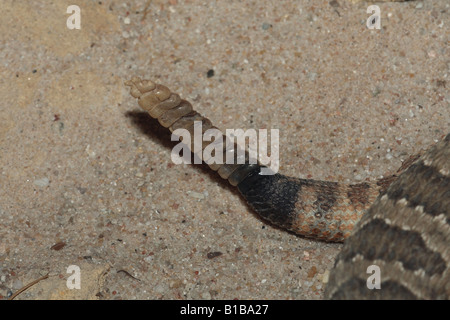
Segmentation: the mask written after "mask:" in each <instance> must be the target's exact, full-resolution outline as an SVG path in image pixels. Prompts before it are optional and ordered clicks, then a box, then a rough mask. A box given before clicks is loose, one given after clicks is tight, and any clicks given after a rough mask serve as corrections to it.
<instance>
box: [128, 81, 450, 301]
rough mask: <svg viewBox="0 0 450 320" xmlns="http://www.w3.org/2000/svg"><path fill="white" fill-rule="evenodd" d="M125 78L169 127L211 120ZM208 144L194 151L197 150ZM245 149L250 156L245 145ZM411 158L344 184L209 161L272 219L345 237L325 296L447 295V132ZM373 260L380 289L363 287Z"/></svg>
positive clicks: (306, 231)
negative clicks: (391, 171)
mask: <svg viewBox="0 0 450 320" xmlns="http://www.w3.org/2000/svg"><path fill="white" fill-rule="evenodd" d="M125 85H127V86H129V87H130V88H131V90H130V93H131V95H132V96H133V97H135V98H138V103H139V105H140V106H141V107H142V108H143V109H144V110H146V111H148V113H149V114H150V116H151V117H153V118H155V119H158V121H159V123H160V124H161V125H162V126H164V127H166V128H169V130H170V131H172V132H173V131H174V130H176V129H179V128H183V129H186V130H188V131H189V132H190V133H191V134H193V132H194V128H195V125H194V122H195V121H199V122H200V123H201V124H202V126H201V129H202V134H203V133H204V132H205V131H207V130H208V129H211V128H215V127H213V125H212V124H211V121H209V120H208V119H207V118H205V117H203V116H202V115H200V114H199V113H197V112H196V111H194V110H193V108H192V105H191V104H190V103H189V102H187V101H186V100H182V99H181V98H180V97H179V95H177V94H175V93H172V92H171V91H170V90H169V89H168V88H167V87H165V86H163V85H159V84H155V83H153V82H152V81H150V80H141V79H140V78H138V77H134V78H133V79H131V80H129V81H126V82H125ZM224 138H225V139H226V137H225V136H224ZM206 145H207V144H203V146H202V148H201V149H200V150H195V151H196V152H197V153H199V152H202V151H203V149H204V148H205V146H206ZM190 147H191V150H193V145H190ZM235 148H236V149H238V148H239V146H237V145H236V146H235ZM245 155H246V156H245V158H246V160H248V159H249V155H248V151H247V150H245ZM417 158H418V157H415V158H412V160H411V161H409V162H408V164H407V165H404V166H402V168H401V169H400V170H399V173H401V172H403V171H404V173H402V174H400V178H397V176H396V175H393V176H391V177H388V178H385V179H382V180H379V181H377V182H373V183H368V182H363V183H358V184H350V185H345V184H341V183H337V182H331V181H319V180H312V179H299V178H292V177H286V176H284V175H281V174H278V173H276V174H273V175H261V174H260V173H261V171H262V170H263V168H264V166H262V165H261V164H259V163H256V164H250V163H248V161H247V163H245V164H216V163H208V165H209V166H210V168H211V169H213V170H215V171H217V172H218V173H219V175H220V176H221V177H222V178H224V179H227V180H228V181H229V182H230V184H231V185H233V186H237V188H238V189H239V191H240V192H241V194H242V195H243V197H244V198H245V199H246V200H247V202H248V203H249V205H250V206H251V207H252V208H253V209H254V210H255V211H256V212H257V213H258V215H259V216H261V217H262V218H263V219H265V220H268V221H269V222H271V223H273V224H274V225H277V226H279V227H281V228H284V229H286V230H289V231H291V232H294V233H296V234H298V235H301V236H305V237H308V238H314V239H318V240H324V241H334V242H342V241H344V240H345V239H346V238H349V237H350V238H349V239H348V240H347V241H346V245H345V246H344V249H343V251H342V252H341V254H340V255H339V257H338V259H337V262H336V267H335V270H333V272H332V274H331V276H330V285H329V286H328V288H327V291H326V295H327V297H329V298H364V297H368V298H386V299H387V298H403V297H405V298H413V297H417V298H431V299H433V298H449V297H450V284H449V272H450V271H449V265H450V254H449V251H448V249H447V247H448V245H449V244H450V202H449V201H450V173H449V171H450V134H449V135H448V136H447V137H446V138H445V139H444V140H443V141H442V142H440V143H439V144H437V145H436V146H434V147H432V148H431V149H430V150H429V151H428V152H427V153H426V154H424V155H422V156H421V157H419V158H418V159H417ZM415 179H417V180H415ZM391 184H392V185H391ZM389 185H391V186H390V187H389ZM388 187H389V188H388ZM377 197H378V198H377ZM376 199H377V200H376ZM374 202H375V205H374V206H373V207H372V208H371V209H370V210H369V208H370V206H371V205H372V204H373V203H374ZM384 210H385V211H384ZM366 211H368V212H367V213H366ZM365 213H366V214H365ZM362 217H363V218H362ZM355 225H358V226H357V227H356V228H355ZM433 232H435V234H434V233H433ZM381 233H385V235H382V234H381ZM380 237H381V238H382V239H380ZM372 260H374V261H372ZM372 264H375V265H379V266H380V268H383V269H382V274H381V286H382V289H383V290H369V289H367V286H366V283H365V280H364V279H366V278H367V277H368V274H367V273H366V270H367V266H369V265H372ZM402 275H404V277H403V278H402ZM408 281H409V282H410V283H409V284H408ZM385 287H386V288H385ZM422 289H423V290H422Z"/></svg>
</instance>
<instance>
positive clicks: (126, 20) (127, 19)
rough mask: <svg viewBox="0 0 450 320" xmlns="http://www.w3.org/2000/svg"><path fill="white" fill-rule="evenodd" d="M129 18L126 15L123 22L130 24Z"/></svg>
mask: <svg viewBox="0 0 450 320" xmlns="http://www.w3.org/2000/svg"><path fill="white" fill-rule="evenodd" d="M130 22H131V20H130V18H128V17H126V18H125V19H123V23H125V24H130Z"/></svg>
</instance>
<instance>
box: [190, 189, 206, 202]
mask: <svg viewBox="0 0 450 320" xmlns="http://www.w3.org/2000/svg"><path fill="white" fill-rule="evenodd" d="M188 195H189V196H190V197H192V198H195V199H200V200H203V199H205V195H204V194H203V193H200V192H195V191H190V192H188Z"/></svg>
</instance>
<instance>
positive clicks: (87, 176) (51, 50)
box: [0, 0, 450, 299]
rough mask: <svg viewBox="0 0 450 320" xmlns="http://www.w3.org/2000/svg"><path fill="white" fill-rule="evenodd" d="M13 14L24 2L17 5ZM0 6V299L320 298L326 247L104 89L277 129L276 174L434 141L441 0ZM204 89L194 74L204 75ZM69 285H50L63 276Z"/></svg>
mask: <svg viewBox="0 0 450 320" xmlns="http://www.w3.org/2000/svg"><path fill="white" fill-rule="evenodd" d="M30 3H33V5H31V4H30ZM71 4H72V1H65V0H62V1H53V2H51V1H41V3H37V2H29V1H12V0H3V1H2V5H1V8H0V12H1V15H0V28H1V29H0V34H1V35H2V36H1V42H0V43H1V52H0V62H1V63H0V74H1V77H0V82H1V86H0V97H1V99H0V166H1V171H0V298H1V299H6V298H8V297H10V296H11V295H12V294H13V293H15V292H17V291H18V290H19V289H20V288H22V287H23V286H24V285H26V284H27V283H29V282H31V281H33V280H36V279H39V278H40V277H43V276H45V275H47V274H48V275H49V277H48V278H46V279H42V280H41V281H40V282H39V283H37V284H36V285H34V286H32V287H31V288H29V289H28V290H26V291H24V292H22V293H21V294H19V295H18V296H17V297H16V299H50V298H56V299H64V298H73V299H320V298H322V297H323V291H324V287H325V285H326V282H327V274H328V272H329V270H330V269H331V268H332V266H333V260H334V258H335V256H336V254H337V253H338V251H339V249H340V248H341V245H340V244H329V243H322V242H316V241H311V240H307V239H303V238H301V237H298V236H295V235H292V234H289V233H287V232H284V231H282V230H279V229H277V228H274V227H272V226H270V225H268V224H266V223H264V222H263V221H261V220H260V219H259V218H258V217H257V216H256V215H255V214H254V213H253V212H252V210H251V209H250V208H249V207H248V206H247V205H246V203H245V202H244V200H243V199H242V198H241V197H240V196H239V193H238V192H237V191H236V190H235V189H234V188H232V187H230V186H229V185H228V184H227V183H226V182H224V181H222V180H221V179H220V177H218V176H216V174H215V173H214V172H210V171H209V170H208V168H207V167H206V166H204V165H174V164H173V163H172V161H171V158H170V151H171V148H172V147H173V146H174V145H175V143H174V142H171V141H170V135H169V133H168V132H167V130H164V129H161V128H160V127H159V126H158V123H157V122H156V121H153V120H150V119H149V117H148V116H147V115H146V114H145V113H143V112H141V111H140V110H139V109H138V106H137V104H136V101H135V99H133V98H131V97H130V96H129V94H128V92H127V90H126V88H125V87H124V85H123V81H124V80H127V79H129V78H131V77H132V76H134V75H139V76H141V77H145V78H150V79H154V80H156V81H158V82H160V83H164V84H166V85H168V86H169V87H170V88H171V89H172V90H173V91H175V92H178V93H180V94H181V95H182V97H184V98H186V99H188V100H190V101H191V102H192V103H193V105H194V107H195V108H196V109H197V110H198V111H199V112H201V113H202V114H204V115H206V116H208V117H209V118H210V119H211V120H212V121H213V123H214V124H215V125H216V126H218V127H219V128H222V129H226V128H242V129H248V128H255V129H271V128H277V129H279V130H280V162H281V167H280V172H281V173H284V174H286V175H291V176H298V177H303V178H315V179H327V180H335V181H342V182H354V181H356V182H357V181H362V180H373V179H377V178H379V177H381V176H385V175H387V174H389V173H391V172H393V171H394V170H396V168H398V167H399V166H400V164H401V161H402V160H404V159H406V158H407V157H408V156H409V155H411V154H414V153H415V152H417V151H419V150H420V149H422V148H426V147H427V146H429V145H430V144H432V143H433V142H435V141H437V140H438V139H440V138H442V137H443V136H444V135H445V134H446V133H447V132H448V131H449V127H450V126H449V124H450V112H449V109H450V94H449V90H448V87H449V86H450V84H449V83H448V81H449V80H448V75H449V69H450V60H449V56H450V55H449V47H448V41H449V24H450V19H449V12H450V4H449V2H448V1H447V0H433V1H413V2H403V3H399V2H396V3H378V5H379V7H380V9H381V29H380V30H369V29H368V28H367V27H366V19H368V17H369V14H368V13H366V9H367V7H368V5H369V4H367V3H364V2H358V3H354V2H352V1H344V0H338V1H312V0H310V1H307V0H302V1H269V0H258V1H231V0H230V1H196V0H190V1H187V0H186V1H181V0H178V1H177V0H167V1H162V0H153V1H147V0H145V1H144V0H140V1H139V0H137V1H127V2H123V1H119V0H110V1H108V0H106V1H104V0H102V1H78V5H79V6H80V8H81V17H82V18H81V19H82V20H81V30H69V29H68V28H67V27H66V19H67V18H68V17H69V14H67V13H66V9H67V7H68V6H69V5H71ZM209 70H214V75H213V76H211V73H212V72H211V71H210V72H209V74H208V71H209ZM73 265H75V266H78V267H79V268H80V270H81V271H80V272H81V287H82V289H81V290H76V289H72V290H70V289H68V288H67V286H66V282H67V281H68V280H70V276H71V275H72V274H71V273H67V268H68V267H69V266H73Z"/></svg>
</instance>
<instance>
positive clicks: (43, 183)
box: [34, 178, 50, 187]
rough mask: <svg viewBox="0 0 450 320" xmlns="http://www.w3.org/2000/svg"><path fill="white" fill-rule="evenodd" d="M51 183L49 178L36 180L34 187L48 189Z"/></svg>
mask: <svg viewBox="0 0 450 320" xmlns="http://www.w3.org/2000/svg"><path fill="white" fill-rule="evenodd" d="M49 183H50V180H48V178H42V179H37V180H34V185H36V186H38V187H46V186H48V185H49Z"/></svg>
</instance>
